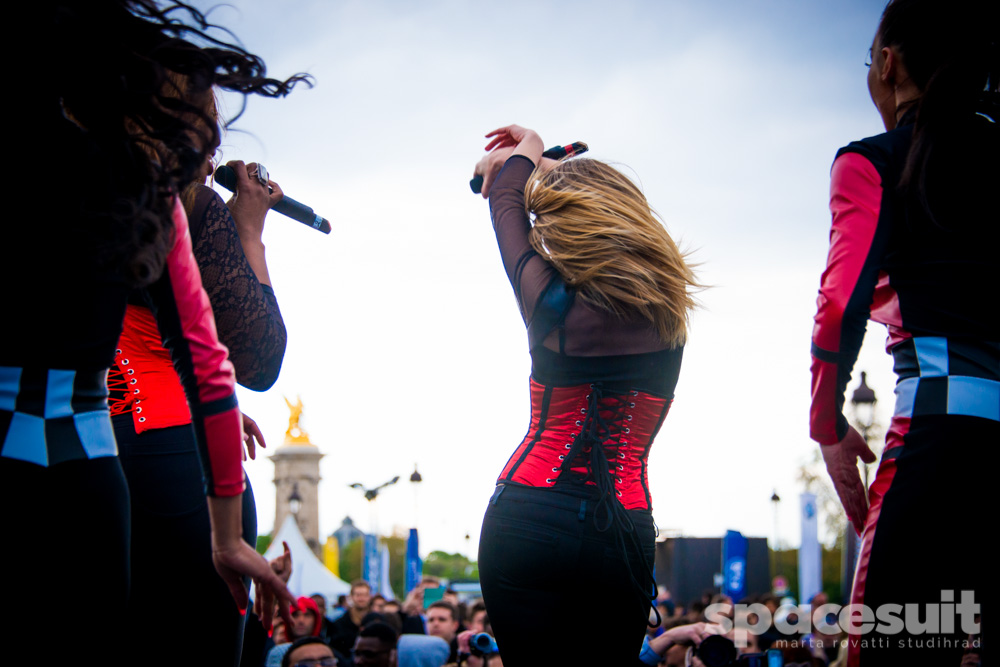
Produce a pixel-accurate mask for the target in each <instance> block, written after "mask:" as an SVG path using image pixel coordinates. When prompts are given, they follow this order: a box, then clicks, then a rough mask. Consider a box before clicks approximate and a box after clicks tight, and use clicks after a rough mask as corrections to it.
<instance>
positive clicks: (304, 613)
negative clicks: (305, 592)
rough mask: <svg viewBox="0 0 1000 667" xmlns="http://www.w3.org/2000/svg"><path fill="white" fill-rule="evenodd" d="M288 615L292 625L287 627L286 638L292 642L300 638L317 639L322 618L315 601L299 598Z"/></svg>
mask: <svg viewBox="0 0 1000 667" xmlns="http://www.w3.org/2000/svg"><path fill="white" fill-rule="evenodd" d="M289 613H291V615H292V624H291V625H290V626H289V627H288V638H289V639H290V640H292V641H294V640H296V639H300V638H302V637H319V636H320V630H321V629H322V627H323V616H322V615H321V614H320V613H319V607H317V606H316V601H315V600H313V599H312V598H311V597H310V598H307V597H305V596H303V597H300V598H299V599H298V600H297V601H296V604H295V606H293V607H292V608H291V609H290V610H289Z"/></svg>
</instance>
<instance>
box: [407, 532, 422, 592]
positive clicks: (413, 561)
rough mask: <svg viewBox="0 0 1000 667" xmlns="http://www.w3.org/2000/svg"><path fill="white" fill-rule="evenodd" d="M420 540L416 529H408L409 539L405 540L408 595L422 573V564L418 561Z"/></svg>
mask: <svg viewBox="0 0 1000 667" xmlns="http://www.w3.org/2000/svg"><path fill="white" fill-rule="evenodd" d="M419 547H420V540H419V538H418V537H417V529H416V528H410V537H409V539H407V540H406V592H407V594H409V592H410V591H412V590H413V589H414V588H416V587H417V584H419V583H420V577H421V576H422V575H423V573H424V563H423V561H422V560H420V548H419Z"/></svg>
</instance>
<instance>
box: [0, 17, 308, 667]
mask: <svg viewBox="0 0 1000 667" xmlns="http://www.w3.org/2000/svg"><path fill="white" fill-rule="evenodd" d="M185 17H186V20H188V21H189V22H190V23H185V22H184V21H182V20H181V19H182V18H185ZM11 21H12V24H16V25H21V26H30V27H31V28H32V29H33V30H37V31H38V34H40V35H44V38H45V40H46V41H45V45H44V47H41V46H40V47H39V48H38V49H37V53H36V54H35V55H36V56H37V63H38V70H37V71H38V72H41V73H42V74H43V75H40V76H34V77H26V78H25V79H26V82H25V84H24V85H25V88H26V89H27V90H26V91H25V92H26V93H27V94H25V95H24V96H23V99H21V100H19V102H18V104H17V105H16V108H13V109H12V111H13V113H14V115H15V118H16V120H15V121H14V122H13V123H12V126H16V127H17V134H18V136H19V137H24V138H27V139H28V140H30V141H34V142H36V144H38V143H43V145H44V147H45V148H44V150H40V149H38V147H37V145H36V146H35V147H34V150H25V151H19V152H18V157H19V167H20V171H21V173H23V174H26V175H28V176H29V177H28V178H25V179H23V180H22V182H20V183H19V187H20V189H21V193H20V195H21V196H22V197H23V198H24V200H26V201H39V202H44V203H45V209H44V210H43V211H42V212H39V213H36V214H35V215H34V216H33V218H30V219H25V220H23V221H20V222H19V223H18V224H12V225H9V226H8V230H9V231H8V232H7V235H6V240H5V242H4V245H3V249H2V251H0V252H2V259H0V277H2V279H3V282H4V284H5V285H7V287H8V293H9V298H10V299H11V300H12V302H11V306H10V308H9V311H8V312H9V313H11V314H12V315H13V317H14V318H16V321H12V319H13V318H11V319H8V321H7V322H6V323H5V326H4V327H3V332H2V334H0V442H2V449H0V494H2V500H0V502H2V503H3V507H4V520H3V532H4V534H5V535H6V536H7V540H8V542H7V548H6V549H5V557H4V565H5V567H4V571H5V572H7V573H8V579H9V580H10V585H11V587H12V589H13V593H14V595H13V598H12V601H9V602H8V604H6V605H4V612H3V625H4V627H5V628H7V630H8V632H9V633H10V635H11V636H12V637H14V636H16V637H17V638H18V639H17V641H16V642H14V643H12V644H10V645H9V646H8V649H9V650H14V651H25V652H28V651H30V652H31V654H32V655H34V656H36V659H37V656H38V655H39V654H40V653H41V652H45V651H49V652H51V651H59V652H61V653H67V654H69V655H71V656H79V655H91V656H93V657H95V658H99V659H100V660H101V661H102V662H104V663H107V664H117V663H118V662H120V657H121V656H120V655H119V654H118V650H119V649H120V648H121V646H122V644H123V643H122V642H121V641H120V640H119V639H111V640H108V634H107V633H108V630H109V628H112V627H113V628H115V629H120V623H121V621H122V615H123V613H124V612H125V610H126V602H127V596H128V587H129V523H130V521H129V495H128V489H127V485H126V482H125V479H124V476H123V474H122V468H121V465H120V463H119V460H118V458H117V456H116V454H117V448H116V443H115V439H114V435H113V431H112V426H111V421H110V418H109V412H108V406H107V387H106V375H107V369H108V368H109V367H110V366H111V365H112V363H113V361H114V357H115V350H116V343H117V341H118V337H119V333H120V331H121V326H122V320H123V317H124V313H125V308H126V303H127V300H128V295H129V293H130V291H132V290H133V289H140V290H141V291H142V294H143V298H144V300H145V301H146V303H148V304H149V306H150V307H151V309H152V312H153V313H154V314H155V317H156V321H157V324H158V326H159V329H160V331H161V333H162V336H163V341H164V344H165V347H166V348H167V349H168V350H170V354H171V358H172V360H173V365H174V368H175V369H176V371H177V373H178V375H179V376H180V379H181V385H182V386H183V388H184V393H185V395H186V397H187V401H188V403H189V405H190V409H191V414H192V418H193V422H192V423H193V427H194V430H195V433H196V434H197V438H198V446H199V458H200V460H201V464H202V470H203V474H204V480H205V490H206V492H207V494H208V513H209V517H210V520H211V540H210V548H211V553H212V559H213V562H214V564H215V568H216V570H217V571H218V572H219V574H220V575H221V577H222V579H223V581H224V582H225V583H226V585H227V586H228V589H229V591H230V593H231V594H232V596H233V598H234V599H235V602H236V604H237V605H239V606H240V607H241V608H243V609H245V607H246V604H247V591H246V584H245V583H244V581H243V577H244V576H250V577H252V578H253V579H254V580H256V581H257V582H258V587H259V590H260V591H261V593H262V596H263V597H270V596H273V595H275V594H277V595H279V596H280V597H281V598H283V599H285V600H289V601H290V600H291V596H290V595H289V594H288V591H287V589H286V588H285V587H284V585H283V583H282V582H281V581H280V580H279V579H278V578H277V577H276V575H275V574H274V572H272V570H271V568H270V567H268V565H267V563H266V562H265V561H264V560H263V559H262V558H261V557H260V556H259V555H258V554H257V553H256V552H255V551H254V549H253V548H252V547H250V546H249V545H247V544H246V542H244V541H243V540H242V539H241V534H242V525H241V523H242V511H241V500H240V495H241V494H242V492H243V488H244V476H243V472H242V469H241V467H240V463H241V451H242V432H241V426H240V413H239V409H238V407H237V405H236V400H235V394H234V391H233V389H234V384H233V370H232V365H231V363H230V362H229V361H228V360H227V358H226V350H225V348H224V347H222V346H221V345H220V344H219V342H218V339H217V337H216V334H215V324H214V321H213V319H212V315H211V310H210V308H209V305H208V300H207V298H206V295H205V292H204V290H203V289H202V287H201V282H200V277H199V275H198V270H197V267H196V265H195V263H194V259H193V257H192V255H191V239H190V235H189V233H188V228H187V220H186V218H185V215H184V212H183V209H182V208H181V207H180V203H179V199H178V195H179V192H180V189H181V186H182V185H183V184H186V183H189V182H191V181H192V180H193V178H194V176H195V174H196V173H198V171H199V170H200V169H202V168H203V165H204V164H205V160H206V158H207V155H208V154H209V152H210V151H211V150H212V149H213V148H214V146H215V144H216V137H217V133H218V129H217V128H216V127H215V125H214V123H212V122H209V119H207V118H206V117H205V113H204V111H203V110H202V109H201V108H199V107H197V106H196V105H192V104H190V103H188V102H186V101H185V98H184V96H182V95H176V94H169V88H170V86H171V82H170V76H169V73H171V72H175V73H178V74H181V75H183V76H185V77H187V78H188V80H189V81H190V82H191V85H192V86H193V87H194V89H196V90H200V91H207V90H210V89H211V88H212V86H213V85H218V86H221V87H223V88H226V89H230V90H235V91H239V92H242V93H259V94H265V95H271V96H277V95H283V94H285V93H287V92H288V91H289V90H290V88H291V86H292V85H293V84H294V82H295V81H296V80H301V77H293V78H292V79H290V80H288V81H284V82H283V81H277V80H274V79H268V78H266V77H265V76H264V67H263V63H262V62H261V61H260V60H259V59H258V58H256V57H255V56H253V55H251V54H248V53H246V52H245V51H244V50H242V49H241V48H239V47H233V46H230V45H226V44H223V43H222V42H219V41H217V40H214V39H212V38H209V37H206V36H205V34H204V30H205V29H206V28H207V24H206V23H205V22H204V19H203V17H202V16H201V14H200V13H198V12H197V11H195V10H193V9H190V8H188V7H185V6H176V5H175V6H171V7H168V8H166V9H160V8H159V7H158V6H157V5H156V4H155V3H153V2H151V1H148V0H134V1H131V2H130V1H125V0H123V1H121V2H100V3H91V2H84V1H83V0H79V1H72V0H69V1H65V2H60V3H35V4H31V5H26V6H16V7H14V8H12V15H11ZM189 39H196V40H199V41H200V42H201V43H203V44H204V46H197V45H195V44H193V43H192V42H190V41H188V40H189ZM191 118H202V119H203V120H204V121H205V122H201V123H193V122H192V121H191ZM153 156H156V157H155V158H154V157H153ZM43 175H44V176H49V179H50V180H46V181H43V180H42V178H41V176H43ZM39 257H42V258H44V261H43V262H40V261H39V259H38V258H39ZM29 260H30V263H29ZM164 548H165V549H169V545H165V546H164ZM165 593H166V594H173V595H177V594H180V595H183V596H185V597H186V598H188V599H190V600H191V601H192V602H193V603H194V604H197V597H198V595H199V593H200V591H197V590H179V591H178V590H174V591H165ZM67 598H69V599H71V600H73V603H74V606H76V607H78V609H79V611H78V613H75V614H73V616H72V618H71V619H70V620H69V621H68V622H66V623H61V624H59V625H58V628H57V629H58V636H59V645H58V646H53V645H52V644H51V642H50V641H48V637H49V635H50V634H51V633H53V632H54V628H53V626H52V622H51V621H52V619H51V617H50V618H49V619H48V620H47V621H46V622H43V623H38V622H37V621H35V619H32V618H31V614H30V613H29V612H28V611H26V610H25V608H24V605H25V603H27V602H28V601H29V600H44V601H45V603H46V604H49V605H51V604H55V603H58V602H59V601H61V600H65V599H67ZM14 601H16V602H14ZM149 650H150V651H151V652H154V653H155V651H156V650H157V649H156V648H155V647H152V648H150V649H149ZM8 657H10V655H9V654H8ZM133 658H134V656H133Z"/></svg>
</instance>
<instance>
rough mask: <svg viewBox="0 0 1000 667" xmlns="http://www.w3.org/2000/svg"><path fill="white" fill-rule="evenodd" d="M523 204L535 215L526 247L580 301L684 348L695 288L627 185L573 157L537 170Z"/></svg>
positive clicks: (602, 167)
mask: <svg viewBox="0 0 1000 667" xmlns="http://www.w3.org/2000/svg"><path fill="white" fill-rule="evenodd" d="M524 203H525V208H526V209H527V211H528V214H529V215H533V216H534V224H533V227H532V229H531V233H530V234H529V240H530V242H531V246H532V247H533V248H534V249H535V251H536V252H538V253H539V254H540V255H541V256H542V257H544V258H545V259H547V260H548V261H549V262H551V263H552V265H553V266H554V267H555V268H556V270H558V271H559V273H560V274H561V275H562V277H563V278H564V279H565V280H566V282H567V283H568V284H569V285H572V286H574V287H576V288H577V290H578V291H579V293H580V296H581V297H582V298H583V299H584V300H586V301H588V302H589V303H591V304H593V305H595V306H597V307H599V308H602V309H604V310H607V311H610V312H612V313H614V314H616V315H618V316H619V317H621V318H623V319H626V320H628V319H638V318H641V319H644V320H647V321H649V322H650V323H651V324H652V325H653V327H654V328H655V329H656V331H657V333H658V334H659V335H660V338H661V339H662V340H663V341H664V342H665V343H667V344H669V345H670V346H671V347H678V346H680V345H683V344H684V342H685V340H686V339H687V326H688V314H689V312H690V311H691V310H692V309H693V308H694V307H695V305H696V304H695V300H694V298H693V296H692V292H693V291H694V290H696V289H699V288H701V285H699V284H698V283H697V282H696V281H695V275H694V272H693V271H692V270H691V267H690V266H688V264H687V262H686V261H685V254H684V253H682V252H681V251H680V250H679V249H678V248H677V244H675V243H674V241H673V239H671V238H670V235H669V234H667V230H666V229H664V227H663V225H662V224H661V223H660V221H659V220H658V219H657V216H656V214H655V213H654V212H653V211H652V209H650V207H649V203H648V202H647V201H646V197H645V196H644V195H643V194H642V192H641V191H640V190H639V188H638V187H636V185H635V184H634V183H633V182H632V181H631V180H629V179H628V178H627V177H626V176H625V175H623V174H622V173H621V172H619V171H618V170H616V169H614V168H613V167H611V166H609V165H607V164H605V163H603V162H599V161H597V160H591V159H587V158H577V159H575V160H568V161H566V162H560V163H559V164H558V165H556V166H555V167H554V168H552V169H550V170H548V171H542V170H541V169H536V170H535V172H534V173H533V174H532V175H531V178H529V180H528V186H527V188H526V189H525V196H524Z"/></svg>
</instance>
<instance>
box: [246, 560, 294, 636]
mask: <svg viewBox="0 0 1000 667" xmlns="http://www.w3.org/2000/svg"><path fill="white" fill-rule="evenodd" d="M281 545H282V546H283V547H284V548H285V552H284V553H283V554H281V555H280V556H278V557H277V558H275V559H273V560H272V561H271V562H270V563H268V565H270V567H271V571H272V572H274V574H275V575H277V577H278V579H280V580H281V581H282V582H283V583H285V584H287V583H288V580H289V579H290V578H291V576H292V552H291V550H290V549H289V548H288V542H282V543H281ZM255 583H256V582H255ZM279 611H280V612H281V616H282V618H283V619H284V620H285V622H286V623H291V622H292V621H291V617H290V614H289V613H288V605H279ZM253 613H255V614H257V618H259V619H261V622H263V620H264V617H265V616H266V617H267V618H269V619H273V618H274V589H272V588H269V587H267V586H261V585H260V584H257V596H256V597H255V598H254V601H253ZM286 617H287V618H286Z"/></svg>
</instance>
